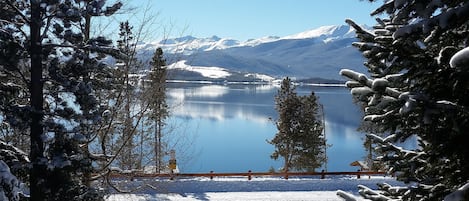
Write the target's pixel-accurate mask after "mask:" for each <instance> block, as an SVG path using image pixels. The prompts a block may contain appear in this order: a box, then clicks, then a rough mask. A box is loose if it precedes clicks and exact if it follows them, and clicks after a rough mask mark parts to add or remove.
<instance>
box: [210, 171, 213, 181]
mask: <svg viewBox="0 0 469 201" xmlns="http://www.w3.org/2000/svg"><path fill="white" fill-rule="evenodd" d="M210 180H213V170H212V171H210Z"/></svg>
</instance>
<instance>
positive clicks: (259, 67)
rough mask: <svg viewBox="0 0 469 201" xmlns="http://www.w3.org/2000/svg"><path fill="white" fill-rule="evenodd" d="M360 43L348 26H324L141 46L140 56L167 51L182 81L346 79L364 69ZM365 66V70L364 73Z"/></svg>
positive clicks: (143, 58) (165, 52) (172, 40)
mask: <svg viewBox="0 0 469 201" xmlns="http://www.w3.org/2000/svg"><path fill="white" fill-rule="evenodd" d="M355 41H357V39H356V38H355V32H354V30H353V28H351V27H349V26H348V25H338V26H323V27H319V28H317V29H313V30H309V31H305V32H302V33H298V34H294V35H290V36H285V37H277V36H267V37H263V38H258V39H251V40H247V41H243V42H242V41H238V40H235V39H229V38H219V37H217V36H212V37H207V38H196V37H193V36H184V37H180V38H172V39H165V40H161V41H158V42H153V43H145V44H139V45H138V53H137V57H138V58H139V59H140V60H142V61H143V62H145V61H149V60H150V59H151V58H152V55H153V53H154V51H155V49H156V48H157V47H161V48H162V49H163V52H164V55H165V58H166V59H167V64H168V65H169V69H171V70H172V71H174V72H175V73H172V74H173V75H174V76H175V77H177V78H176V79H183V80H202V79H211V80H213V79H215V80H228V81H243V80H245V79H248V78H249V79H251V78H252V79H268V78H280V77H284V76H290V77H295V78H297V79H311V78H321V79H322V80H339V81H340V80H344V79H343V78H342V77H341V76H340V75H339V71H340V69H342V68H349V69H358V70H360V71H363V70H362V69H363V67H362V65H363V62H364V58H363V56H362V55H361V53H360V52H359V51H358V50H357V49H356V48H355V47H353V46H352V43H353V42H355ZM360 68H361V69H360Z"/></svg>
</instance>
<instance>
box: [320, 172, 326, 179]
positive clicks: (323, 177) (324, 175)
mask: <svg viewBox="0 0 469 201" xmlns="http://www.w3.org/2000/svg"><path fill="white" fill-rule="evenodd" d="M325 178H326V174H324V170H321V179H325Z"/></svg>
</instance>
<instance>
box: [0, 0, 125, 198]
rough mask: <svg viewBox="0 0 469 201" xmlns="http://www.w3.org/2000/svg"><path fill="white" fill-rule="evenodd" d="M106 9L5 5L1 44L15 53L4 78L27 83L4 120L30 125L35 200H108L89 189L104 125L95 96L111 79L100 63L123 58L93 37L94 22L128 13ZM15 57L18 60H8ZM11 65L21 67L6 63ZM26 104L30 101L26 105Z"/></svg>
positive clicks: (91, 4) (7, 106)
mask: <svg viewBox="0 0 469 201" xmlns="http://www.w3.org/2000/svg"><path fill="white" fill-rule="evenodd" d="M104 3H105V1H89V0H78V1H71V0H64V1H46V0H44V1H40V0H39V1H30V2H29V3H28V2H25V1H15V0H6V1H3V3H2V5H1V6H0V8H1V9H2V10H1V11H2V12H0V13H2V14H1V17H2V18H1V20H0V21H1V23H2V24H1V25H2V30H1V31H0V32H1V35H2V42H1V43H3V39H4V37H5V36H3V34H11V38H10V39H9V40H8V42H6V43H3V44H2V45H7V46H9V49H8V51H7V52H4V53H5V54H2V55H1V59H0V60H1V61H2V63H1V64H0V65H1V68H2V73H6V74H11V75H14V76H12V77H13V78H20V80H21V82H18V83H16V86H15V87H13V88H11V89H15V90H14V91H13V92H15V93H14V94H16V95H14V96H10V97H9V98H12V100H9V101H8V102H2V113H3V114H8V115H5V116H6V117H7V118H5V120H6V121H7V122H8V123H9V126H11V127H15V128H20V127H17V126H19V125H20V124H29V125H30V130H26V131H23V132H29V135H30V149H29V153H30V154H29V156H30V158H31V168H30V174H29V177H30V181H29V184H30V196H31V200H99V199H100V198H102V197H100V196H98V195H97V194H96V191H95V190H93V189H92V188H90V186H89V185H90V183H89V182H90V175H91V172H92V166H91V163H92V161H93V156H92V154H91V153H90V152H89V149H88V145H89V142H90V141H91V139H93V138H94V136H95V133H94V132H93V131H94V127H93V125H95V124H96V123H97V122H98V121H100V118H101V113H100V112H99V108H98V104H97V103H98V102H97V101H96V97H95V94H94V89H95V88H96V87H97V86H99V84H100V83H102V82H101V81H100V78H103V77H106V76H107V73H106V70H107V69H106V65H104V63H102V62H101V61H100V60H101V59H102V58H104V55H105V54H108V53H112V54H115V55H118V52H117V51H115V50H114V49H113V48H111V47H110V45H111V42H110V41H109V40H106V39H105V38H103V37H97V38H91V37H90V34H89V30H90V26H91V25H90V18H91V17H93V16H103V15H111V14H113V13H114V12H115V11H116V10H117V9H118V8H119V7H120V6H121V4H120V3H116V4H114V5H113V6H109V7H104V6H105V5H104ZM3 13H8V15H3ZM4 30H8V31H7V32H3V31H4ZM12 53H15V54H16V56H14V57H10V58H8V57H7V56H8V55H11V54H12ZM9 59H12V60H14V61H15V62H14V63H11V64H6V62H3V61H6V60H9ZM2 81H4V80H2ZM8 83H9V82H7V83H3V84H8ZM4 89H5V88H3V89H2V93H6V92H7V91H5V90H4ZM18 92H21V93H18ZM21 99H22V100H28V102H27V103H26V104H22V105H20V104H19V101H18V100H21ZM13 110H16V111H15V113H16V114H15V113H12V111H13ZM19 121H21V122H22V123H18V122H19ZM23 128H24V127H23Z"/></svg>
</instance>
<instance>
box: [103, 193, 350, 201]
mask: <svg viewBox="0 0 469 201" xmlns="http://www.w3.org/2000/svg"><path fill="white" fill-rule="evenodd" d="M106 200H107V201H131V200H132V201H137V200H138V201H144V200H151V201H153V200H154V201H156V200H181V201H189V200H226V201H231V200H240V201H241V200H292V201H294V200H308V201H313V200H314V201H316V200H317V201H336V200H337V201H341V200H343V199H341V198H339V197H337V195H336V192H335V191H289V192H272V191H267V192H211V193H204V194H196V193H188V194H174V193H171V194H158V195H145V194H143V195H142V194H140V195H137V194H115V195H111V196H109V197H108V198H107V199H106Z"/></svg>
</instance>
